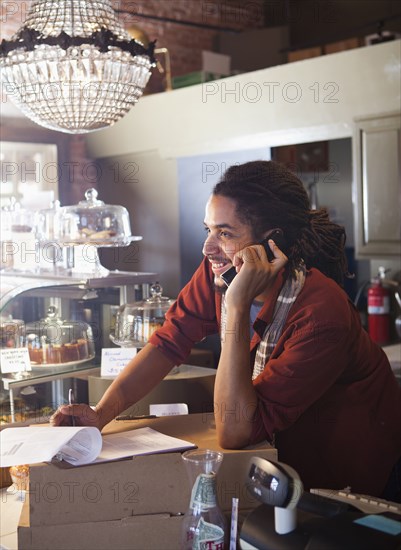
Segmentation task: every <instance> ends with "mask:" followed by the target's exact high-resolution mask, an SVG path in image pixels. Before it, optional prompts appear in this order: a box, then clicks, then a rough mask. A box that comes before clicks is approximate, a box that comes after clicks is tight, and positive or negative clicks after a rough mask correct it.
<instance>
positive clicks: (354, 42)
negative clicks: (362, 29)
mask: <svg viewBox="0 0 401 550" xmlns="http://www.w3.org/2000/svg"><path fill="white" fill-rule="evenodd" d="M360 47H361V40H360V39H359V38H348V39H347V40H340V41H339V42H332V43H331V44H325V46H324V52H325V53H326V54H330V53H337V52H344V51H346V50H352V49H354V48H360Z"/></svg>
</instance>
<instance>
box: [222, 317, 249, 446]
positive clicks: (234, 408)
mask: <svg viewBox="0 0 401 550" xmlns="http://www.w3.org/2000/svg"><path fill="white" fill-rule="evenodd" d="M249 343H250V334H249V311H247V310H245V311H238V310H231V311H228V312H227V318H226V327H225V334H224V340H223V341H222V350H221V355H220V361H219V367H218V370H217V375H216V383H215V395H214V402H215V419H216V428H217V435H218V438H219V442H220V444H221V446H222V447H226V448H240V447H244V446H245V445H247V444H248V443H249V438H250V436H251V432H252V421H253V417H254V413H255V410H256V406H257V397H256V393H255V390H254V389H253V384H252V379H251V373H250V365H249Z"/></svg>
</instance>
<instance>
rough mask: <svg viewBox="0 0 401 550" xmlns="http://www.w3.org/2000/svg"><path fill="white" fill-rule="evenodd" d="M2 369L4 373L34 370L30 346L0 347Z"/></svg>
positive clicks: (0, 365)
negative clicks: (30, 356)
mask: <svg viewBox="0 0 401 550" xmlns="http://www.w3.org/2000/svg"><path fill="white" fill-rule="evenodd" d="M0 370H1V372H2V373H3V374H6V373H9V372H25V371H30V370H32V367H31V360H30V358H29V351H28V348H4V349H0Z"/></svg>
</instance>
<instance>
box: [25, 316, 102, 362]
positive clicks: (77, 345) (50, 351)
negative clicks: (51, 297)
mask: <svg viewBox="0 0 401 550" xmlns="http://www.w3.org/2000/svg"><path fill="white" fill-rule="evenodd" d="M25 345H26V347H27V348H28V352H29V357H30V360H31V364H32V366H33V367H35V366H40V367H43V366H48V367H49V366H54V365H59V364H63V365H65V364H66V363H71V364H75V363H82V362H84V361H89V360H90V359H92V358H93V357H94V356H95V353H94V341H93V335H92V329H91V327H90V326H89V325H88V324H87V323H84V322H82V321H63V320H62V319H61V318H60V317H59V315H58V310H57V308H56V307H55V306H50V307H49V308H48V310H47V317H46V318H45V319H41V320H40V321H35V322H34V323H28V324H27V325H26V336H25Z"/></svg>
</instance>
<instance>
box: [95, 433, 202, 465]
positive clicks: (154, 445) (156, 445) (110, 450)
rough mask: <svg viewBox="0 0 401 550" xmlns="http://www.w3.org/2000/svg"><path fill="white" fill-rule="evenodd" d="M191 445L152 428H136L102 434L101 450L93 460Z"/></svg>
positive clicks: (182, 447)
mask: <svg viewBox="0 0 401 550" xmlns="http://www.w3.org/2000/svg"><path fill="white" fill-rule="evenodd" d="M193 447H196V445H194V444H193V443H190V442H189V441H184V440H183V439H177V438H176V437H171V436H169V435H165V434H162V433H160V432H157V431H156V430H152V428H138V429H137V430H131V431H129V432H122V433H117V434H110V435H105V436H103V448H102V452H101V453H100V455H99V456H98V458H97V459H96V460H95V462H105V461H107V460H116V459H118V458H125V457H128V456H139V455H147V454H154V453H162V452H166V451H181V450H183V449H192V448H193Z"/></svg>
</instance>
